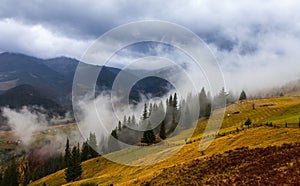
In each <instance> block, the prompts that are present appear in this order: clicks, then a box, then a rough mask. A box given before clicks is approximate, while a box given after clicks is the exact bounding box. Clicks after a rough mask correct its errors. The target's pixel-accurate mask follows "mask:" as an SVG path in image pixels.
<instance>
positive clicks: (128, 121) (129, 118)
mask: <svg viewBox="0 0 300 186" xmlns="http://www.w3.org/2000/svg"><path fill="white" fill-rule="evenodd" d="M127 124H128V126H130V125H131V124H132V123H131V117H130V116H129V117H128V120H127Z"/></svg>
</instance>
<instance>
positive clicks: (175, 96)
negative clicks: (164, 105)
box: [172, 92, 178, 110]
mask: <svg viewBox="0 0 300 186" xmlns="http://www.w3.org/2000/svg"><path fill="white" fill-rule="evenodd" d="M177 104H178V100H177V94H176V92H175V94H174V98H173V103H172V106H173V107H174V108H175V110H176V109H177V106H178V105H177Z"/></svg>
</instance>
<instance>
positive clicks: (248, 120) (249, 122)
mask: <svg viewBox="0 0 300 186" xmlns="http://www.w3.org/2000/svg"><path fill="white" fill-rule="evenodd" d="M251 124H252V121H251V120H250V118H248V119H247V120H246V121H245V125H246V126H248V128H249V127H250V125H251Z"/></svg>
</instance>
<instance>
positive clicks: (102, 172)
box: [31, 97, 300, 185]
mask: <svg viewBox="0 0 300 186" xmlns="http://www.w3.org/2000/svg"><path fill="white" fill-rule="evenodd" d="M253 103H254V105H255V109H253ZM299 110H300V97H280V98H271V99H258V100H251V101H245V102H237V103H235V104H232V105H229V106H228V107H227V109H226V115H225V116H226V117H225V118H224V122H223V126H222V129H221V130H220V131H219V135H218V136H217V138H216V139H215V140H214V141H213V143H212V144H211V145H210V146H209V147H208V149H206V150H205V154H204V155H202V154H201V153H199V151H198V149H199V140H200V139H201V137H202V135H203V134H202V133H203V130H204V127H205V125H206V123H207V120H203V119H201V120H199V122H198V124H197V126H198V127H197V130H195V132H194V135H193V137H192V138H189V139H188V144H187V145H184V146H183V148H181V149H180V150H179V149H178V148H179V147H178V144H182V143H184V142H182V141H179V140H178V139H179V137H178V136H175V137H173V138H170V139H168V140H166V141H165V142H164V144H165V145H161V146H152V147H150V148H148V147H146V148H145V147H134V148H130V149H124V150H122V151H118V152H114V153H111V154H110V155H109V156H111V157H116V158H117V159H118V161H120V162H122V161H123V162H124V163H126V161H131V159H132V158H133V157H135V156H139V155H142V157H143V158H141V159H139V160H138V162H144V163H145V162H146V163H151V162H153V161H155V162H156V160H157V159H159V158H161V157H163V156H164V155H167V154H168V153H170V152H173V151H177V150H179V152H177V153H176V154H175V155H173V156H171V157H170V158H168V159H166V160H164V161H161V162H159V163H156V164H153V165H146V166H126V165H120V164H117V163H114V162H111V161H109V160H107V159H105V158H104V157H98V158H94V159H91V160H88V161H86V162H83V163H82V166H83V174H82V180H80V181H78V182H75V183H71V184H70V185H80V184H83V183H84V184H86V183H95V184H99V185H109V184H114V185H141V184H145V183H147V182H151V183H153V184H154V183H157V184H161V183H164V181H166V179H165V177H164V176H165V174H164V172H169V173H170V174H177V175H178V176H177V177H174V180H175V181H176V180H177V179H179V180H182V177H181V173H182V175H184V174H188V172H189V171H191V173H192V172H193V175H191V176H195V177H197V176H199V175H197V174H196V173H195V175H194V172H195V171H196V172H197V171H198V170H205V168H206V167H205V165H203V166H202V165H199V166H200V167H199V166H196V168H195V169H191V165H194V164H195V161H196V162H197V161H201V162H202V161H203V162H206V163H209V162H210V163H212V164H214V163H216V164H220V162H223V160H224V159H226V160H230V161H233V160H234V157H235V156H236V157H237V158H241V156H242V155H240V156H238V155H236V154H237V153H238V152H241V153H242V154H243V153H246V154H247V153H250V154H256V153H260V152H264V149H261V148H267V149H269V150H270V149H271V151H272V153H273V154H274V156H273V155H272V154H271V155H270V156H269V155H266V154H261V153H260V154H261V155H259V156H258V157H257V159H255V162H259V163H263V162H264V161H263V160H264V159H266V158H271V159H272V158H274V157H277V155H278V154H279V155H282V154H286V156H287V157H289V159H288V161H287V162H289V163H291V164H290V165H291V166H282V165H283V164H284V162H285V161H286V160H287V159H284V158H279V159H276V161H277V163H278V165H280V166H278V167H276V168H278V170H283V171H284V170H287V172H289V171H291V170H292V168H295V170H296V171H297V170H298V171H299V165H298V164H297V166H295V167H294V163H293V162H299V158H295V157H292V156H290V155H292V154H293V153H294V152H295V151H296V152H299V145H298V144H297V145H291V147H289V146H282V147H280V148H277V147H269V146H271V145H272V146H281V145H283V144H284V143H288V144H295V143H299V142H300V139H299V136H300V129H299V127H298V125H296V123H297V124H298V117H299ZM217 112H218V111H216V113H217ZM233 112H239V114H233ZM227 114H230V116H229V117H227ZM248 117H249V118H251V120H252V121H253V122H254V125H253V126H255V127H251V128H249V129H248V128H247V127H244V126H241V125H242V124H243V123H244V122H245V120H246V119H247V118H248ZM284 121H287V122H289V124H288V127H285V122H284ZM266 122H268V123H271V122H272V123H273V125H272V126H269V125H268V126H265V125H261V124H266ZM282 122H284V123H282ZM274 124H275V125H277V127H274ZM237 128H238V131H237V130H236V129H237ZM191 133H193V130H191V129H189V130H186V131H182V132H181V133H180V134H179V136H181V137H182V136H188V135H189V134H191ZM242 147H247V148H242ZM237 148H242V149H239V150H238V149H237ZM255 148H259V149H255ZM234 149H237V150H234ZM230 150H234V151H230ZM226 151H227V152H226ZM152 152H156V153H154V154H151V153H152ZM225 152H226V153H225ZM216 154H221V155H216ZM252 158H253V156H252ZM250 161H252V159H251V156H245V161H236V165H237V167H236V169H234V170H232V169H230V172H229V173H228V175H227V174H223V172H224V169H223V168H224V167H223V168H222V167H221V168H220V167H217V171H221V172H220V174H219V175H217V176H216V179H211V180H208V179H206V181H208V182H207V183H211V184H213V183H219V184H221V182H219V181H220V180H221V181H222V180H223V179H222V178H223V177H224V179H225V178H226V179H227V178H230V179H231V178H232V177H236V178H238V177H237V176H235V175H236V173H237V172H238V171H242V169H240V167H239V166H241V167H247V166H248V164H247V162H250ZM274 161H275V160H274ZM138 162H137V163H138ZM204 164H205V163H204ZM252 165H253V166H251V164H250V165H249V166H248V168H249V170H252V169H253V168H255V166H256V164H252ZM260 166H261V164H260ZM296 168H297V169H296ZM247 170H248V169H247ZM178 171H179V172H180V174H179V172H178ZM225 172H226V171H225ZM249 173H250V171H249V172H247V171H246V172H244V174H241V176H243V175H247V174H249ZM269 173H270V174H271V173H272V170H270V172H268V174H269ZM273 173H274V172H273ZM268 174H267V173H266V175H268ZM207 175H208V174H207ZM207 175H206V176H207ZM282 175H285V174H282ZM185 176H186V175H185ZM248 176H249V175H248ZM226 179H225V180H226ZM274 179H275V178H274ZM174 180H173V181H174ZM171 181H172V180H170V183H172V182H171ZM177 181H178V180H177ZM214 181H216V182H214ZM44 182H45V183H46V184H47V185H61V184H65V183H66V182H65V180H64V171H63V170H61V171H58V172H56V173H54V174H51V175H49V176H46V177H44V178H42V179H40V180H37V181H36V182H33V183H31V185H41V184H42V183H44ZM182 183H183V182H182ZM84 184H83V185H84Z"/></svg>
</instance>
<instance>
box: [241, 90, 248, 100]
mask: <svg viewBox="0 0 300 186" xmlns="http://www.w3.org/2000/svg"><path fill="white" fill-rule="evenodd" d="M246 99H247V95H246V93H245V91H244V90H243V91H242V92H241V95H240V99H239V100H240V101H242V100H246Z"/></svg>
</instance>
